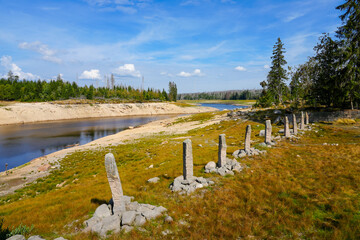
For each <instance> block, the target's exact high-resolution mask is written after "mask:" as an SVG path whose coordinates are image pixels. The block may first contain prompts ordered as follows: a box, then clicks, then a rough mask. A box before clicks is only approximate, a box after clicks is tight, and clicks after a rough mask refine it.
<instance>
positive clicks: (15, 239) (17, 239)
mask: <svg viewBox="0 0 360 240" xmlns="http://www.w3.org/2000/svg"><path fill="white" fill-rule="evenodd" d="M6 240H26V239H25V237H24V236H23V235H14V236H12V237H10V238H7V239H6Z"/></svg>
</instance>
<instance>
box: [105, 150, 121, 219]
mask: <svg viewBox="0 0 360 240" xmlns="http://www.w3.org/2000/svg"><path fill="white" fill-rule="evenodd" d="M105 169H106V174H107V178H108V181H109V185H110V189H111V194H112V200H113V203H114V206H113V212H114V213H115V212H119V211H124V210H125V205H124V203H123V202H122V201H121V198H122V197H123V195H124V194H123V190H122V187H121V181H120V177H119V171H118V169H117V166H116V162H115V157H114V155H113V154H112V153H108V154H106V155H105Z"/></svg>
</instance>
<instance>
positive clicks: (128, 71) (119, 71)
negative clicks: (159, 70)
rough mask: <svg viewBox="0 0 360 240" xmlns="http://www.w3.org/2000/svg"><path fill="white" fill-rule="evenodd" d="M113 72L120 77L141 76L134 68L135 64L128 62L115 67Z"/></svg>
mask: <svg viewBox="0 0 360 240" xmlns="http://www.w3.org/2000/svg"><path fill="white" fill-rule="evenodd" d="M114 73H115V74H116V75H119V76H122V77H141V73H140V72H139V71H138V70H136V69H135V65H134V64H129V63H128V64H124V65H123V66H120V67H118V68H116V69H115V70H114Z"/></svg>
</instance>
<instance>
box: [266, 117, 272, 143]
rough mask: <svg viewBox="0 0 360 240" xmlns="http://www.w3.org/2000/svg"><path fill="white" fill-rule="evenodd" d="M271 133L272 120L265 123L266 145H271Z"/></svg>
mask: <svg viewBox="0 0 360 240" xmlns="http://www.w3.org/2000/svg"><path fill="white" fill-rule="evenodd" d="M271 132H272V126H271V120H266V121H265V143H266V144H270V143H271Z"/></svg>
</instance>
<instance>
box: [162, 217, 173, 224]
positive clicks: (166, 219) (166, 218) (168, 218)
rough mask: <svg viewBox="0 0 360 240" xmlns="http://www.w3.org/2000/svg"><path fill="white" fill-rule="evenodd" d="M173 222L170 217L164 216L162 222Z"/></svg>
mask: <svg viewBox="0 0 360 240" xmlns="http://www.w3.org/2000/svg"><path fill="white" fill-rule="evenodd" d="M173 221H174V220H173V218H172V217H170V216H166V217H165V219H164V222H166V223H172V222H173Z"/></svg>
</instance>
